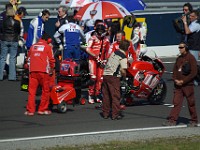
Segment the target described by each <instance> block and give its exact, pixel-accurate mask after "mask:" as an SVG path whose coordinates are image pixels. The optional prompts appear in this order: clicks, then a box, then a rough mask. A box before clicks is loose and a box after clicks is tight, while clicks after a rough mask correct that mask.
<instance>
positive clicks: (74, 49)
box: [63, 45, 81, 60]
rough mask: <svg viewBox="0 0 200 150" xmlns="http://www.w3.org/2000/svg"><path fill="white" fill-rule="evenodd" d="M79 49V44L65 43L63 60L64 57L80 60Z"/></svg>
mask: <svg viewBox="0 0 200 150" xmlns="http://www.w3.org/2000/svg"><path fill="white" fill-rule="evenodd" d="M80 57H81V50H80V45H67V46H65V49H64V52H63V60H64V59H66V58H71V59H74V60H80Z"/></svg>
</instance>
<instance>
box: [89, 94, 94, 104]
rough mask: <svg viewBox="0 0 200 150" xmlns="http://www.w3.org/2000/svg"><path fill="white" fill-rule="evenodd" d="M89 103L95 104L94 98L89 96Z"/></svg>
mask: <svg viewBox="0 0 200 150" xmlns="http://www.w3.org/2000/svg"><path fill="white" fill-rule="evenodd" d="M88 103H89V104H94V96H90V95H89V96H88Z"/></svg>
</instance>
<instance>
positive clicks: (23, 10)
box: [15, 7, 28, 47]
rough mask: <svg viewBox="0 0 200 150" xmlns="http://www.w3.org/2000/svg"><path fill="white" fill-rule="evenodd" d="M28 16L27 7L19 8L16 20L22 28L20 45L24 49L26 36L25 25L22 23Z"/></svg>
mask: <svg viewBox="0 0 200 150" xmlns="http://www.w3.org/2000/svg"><path fill="white" fill-rule="evenodd" d="M26 15H28V13H27V11H26V8H25V7H19V8H18V9H17V13H16V15H15V19H16V20H18V21H19V22H20V27H21V31H20V38H19V41H18V44H19V46H20V47H22V46H23V45H24V39H23V36H24V25H23V22H22V18H24V17H25V16H26Z"/></svg>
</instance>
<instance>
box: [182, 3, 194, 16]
mask: <svg viewBox="0 0 200 150" xmlns="http://www.w3.org/2000/svg"><path fill="white" fill-rule="evenodd" d="M192 11H193V7H192V5H191V4H190V3H185V4H184V5H183V14H184V15H189V14H190V12H192Z"/></svg>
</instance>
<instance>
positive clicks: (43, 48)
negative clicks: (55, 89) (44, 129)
mask: <svg viewBox="0 0 200 150" xmlns="http://www.w3.org/2000/svg"><path fill="white" fill-rule="evenodd" d="M49 39H50V36H48V35H47V34H46V33H44V34H43V35H42V38H41V39H40V40H39V41H38V42H37V43H35V44H34V45H32V46H31V48H30V50H29V53H28V56H27V57H28V59H27V60H28V61H29V72H30V74H29V87H28V91H29V95H28V103H27V106H26V112H25V115H28V116H33V115H34V113H35V110H36V107H35V94H36V90H37V87H38V85H40V86H41V87H42V96H41V101H40V105H39V108H38V112H37V113H38V115H50V114H51V111H49V110H48V106H49V101H50V76H51V75H52V74H53V69H54V62H55V60H54V57H53V50H52V46H51V45H49V43H48V41H49Z"/></svg>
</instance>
